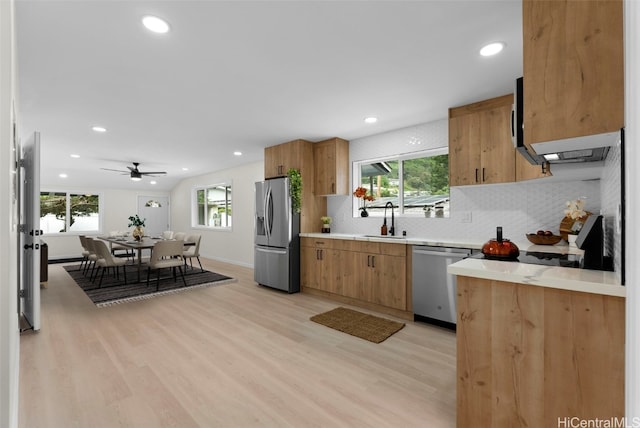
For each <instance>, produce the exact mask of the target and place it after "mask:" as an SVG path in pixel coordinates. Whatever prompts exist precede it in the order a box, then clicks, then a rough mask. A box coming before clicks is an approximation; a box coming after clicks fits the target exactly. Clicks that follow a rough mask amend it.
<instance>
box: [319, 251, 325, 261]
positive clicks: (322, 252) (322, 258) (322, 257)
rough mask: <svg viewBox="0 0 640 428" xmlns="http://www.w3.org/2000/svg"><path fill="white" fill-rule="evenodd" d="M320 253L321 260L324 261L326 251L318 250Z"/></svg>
mask: <svg viewBox="0 0 640 428" xmlns="http://www.w3.org/2000/svg"><path fill="white" fill-rule="evenodd" d="M318 251H320V260H324V250H318Z"/></svg>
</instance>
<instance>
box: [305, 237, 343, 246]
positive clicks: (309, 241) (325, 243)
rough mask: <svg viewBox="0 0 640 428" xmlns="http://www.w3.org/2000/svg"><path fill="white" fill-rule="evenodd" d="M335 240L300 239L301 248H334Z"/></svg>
mask: <svg viewBox="0 0 640 428" xmlns="http://www.w3.org/2000/svg"><path fill="white" fill-rule="evenodd" d="M334 241H335V239H322V238H300V246H301V247H313V248H334Z"/></svg>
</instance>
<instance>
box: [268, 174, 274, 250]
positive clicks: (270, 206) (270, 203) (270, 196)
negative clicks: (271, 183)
mask: <svg viewBox="0 0 640 428" xmlns="http://www.w3.org/2000/svg"><path fill="white" fill-rule="evenodd" d="M267 209H268V211H267V212H268V213H269V221H268V222H267V224H268V226H269V239H271V232H273V192H272V191H271V187H269V193H268V194H267Z"/></svg>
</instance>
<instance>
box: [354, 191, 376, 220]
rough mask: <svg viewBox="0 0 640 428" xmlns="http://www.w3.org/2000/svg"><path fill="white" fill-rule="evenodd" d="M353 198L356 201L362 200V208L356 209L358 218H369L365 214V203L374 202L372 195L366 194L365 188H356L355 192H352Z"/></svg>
mask: <svg viewBox="0 0 640 428" xmlns="http://www.w3.org/2000/svg"><path fill="white" fill-rule="evenodd" d="M353 196H355V197H356V198H358V199H362V206H361V207H360V208H358V209H359V210H360V217H369V213H368V212H367V201H369V202H371V201H374V200H375V199H376V198H374V197H373V195H368V194H367V189H366V187H356V190H354V192H353Z"/></svg>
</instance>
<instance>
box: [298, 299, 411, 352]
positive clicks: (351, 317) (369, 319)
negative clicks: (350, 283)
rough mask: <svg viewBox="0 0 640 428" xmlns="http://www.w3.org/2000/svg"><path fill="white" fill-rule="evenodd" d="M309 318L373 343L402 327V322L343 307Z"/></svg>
mask: <svg viewBox="0 0 640 428" xmlns="http://www.w3.org/2000/svg"><path fill="white" fill-rule="evenodd" d="M310 319H311V321H314V322H317V323H318V324H322V325H325V326H327V327H330V328H333V329H334V330H339V331H342V332H344V333H347V334H350V335H352V336H356V337H359V338H361V339H365V340H368V341H370V342H373V343H380V342H383V341H384V340H386V339H387V338H388V337H390V336H391V335H392V334H394V333H396V332H398V331H400V330H401V329H402V327H404V323H400V322H396V321H391V320H388V319H385V318H380V317H376V316H373V315H369V314H364V313H362V312H358V311H354V310H352V309H347V308H343V307H339V308H336V309H333V310H331V311H329V312H324V313H322V314H318V315H314V316H312V317H311V318H310Z"/></svg>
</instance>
